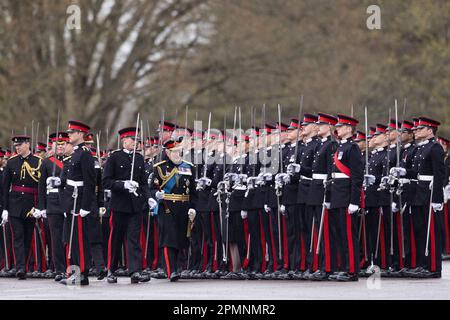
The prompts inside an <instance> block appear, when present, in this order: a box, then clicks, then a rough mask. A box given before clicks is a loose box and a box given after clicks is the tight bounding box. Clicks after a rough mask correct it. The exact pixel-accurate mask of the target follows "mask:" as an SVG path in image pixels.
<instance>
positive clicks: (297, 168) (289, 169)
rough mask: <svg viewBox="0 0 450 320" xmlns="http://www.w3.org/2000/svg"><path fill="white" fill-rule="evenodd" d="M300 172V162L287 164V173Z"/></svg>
mask: <svg viewBox="0 0 450 320" xmlns="http://www.w3.org/2000/svg"><path fill="white" fill-rule="evenodd" d="M299 172H300V165H299V164H298V163H290V164H289V165H288V166H287V173H289V174H294V173H299Z"/></svg>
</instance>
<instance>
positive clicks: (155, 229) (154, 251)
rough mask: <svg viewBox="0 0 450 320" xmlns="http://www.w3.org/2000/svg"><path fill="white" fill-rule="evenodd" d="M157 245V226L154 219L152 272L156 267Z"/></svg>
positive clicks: (157, 257)
mask: <svg viewBox="0 0 450 320" xmlns="http://www.w3.org/2000/svg"><path fill="white" fill-rule="evenodd" d="M158 249H159V244H158V224H157V222H156V219H154V220H153V261H152V270H155V269H156V267H157V266H158V259H159V250H158Z"/></svg>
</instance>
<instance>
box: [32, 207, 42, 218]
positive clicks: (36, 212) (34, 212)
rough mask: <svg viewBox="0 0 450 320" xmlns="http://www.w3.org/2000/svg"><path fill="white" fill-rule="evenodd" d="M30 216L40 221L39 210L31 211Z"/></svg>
mask: <svg viewBox="0 0 450 320" xmlns="http://www.w3.org/2000/svg"><path fill="white" fill-rule="evenodd" d="M31 215H32V216H33V218H35V219H40V218H41V217H42V215H41V210H39V209H35V208H33V209H31Z"/></svg>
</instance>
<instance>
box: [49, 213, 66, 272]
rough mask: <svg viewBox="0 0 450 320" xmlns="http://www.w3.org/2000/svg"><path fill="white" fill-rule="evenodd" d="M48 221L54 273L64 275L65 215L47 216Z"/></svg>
mask: <svg viewBox="0 0 450 320" xmlns="http://www.w3.org/2000/svg"><path fill="white" fill-rule="evenodd" d="M47 219H48V226H49V231H50V240H51V249H52V261H53V267H54V271H55V272H56V273H64V272H65V271H66V263H65V262H66V257H65V252H64V245H63V230H64V215H63V214H49V215H47Z"/></svg>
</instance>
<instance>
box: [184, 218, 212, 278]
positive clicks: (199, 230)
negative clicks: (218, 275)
mask: <svg viewBox="0 0 450 320" xmlns="http://www.w3.org/2000/svg"><path fill="white" fill-rule="evenodd" d="M204 214H205V213H204V212H203V213H197V215H196V218H195V220H194V222H193V225H192V229H191V238H190V239H189V242H190V243H189V246H190V249H188V251H187V255H189V254H190V258H189V259H188V260H189V266H188V265H187V261H183V262H184V263H183V265H184V264H185V265H186V269H189V270H199V271H203V270H202V267H203V265H202V262H203V261H202V257H203V249H204V243H203V240H204V235H203V223H202V220H203V219H202V215H204ZM206 214H207V213H206ZM187 255H186V258H188V257H187Z"/></svg>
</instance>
